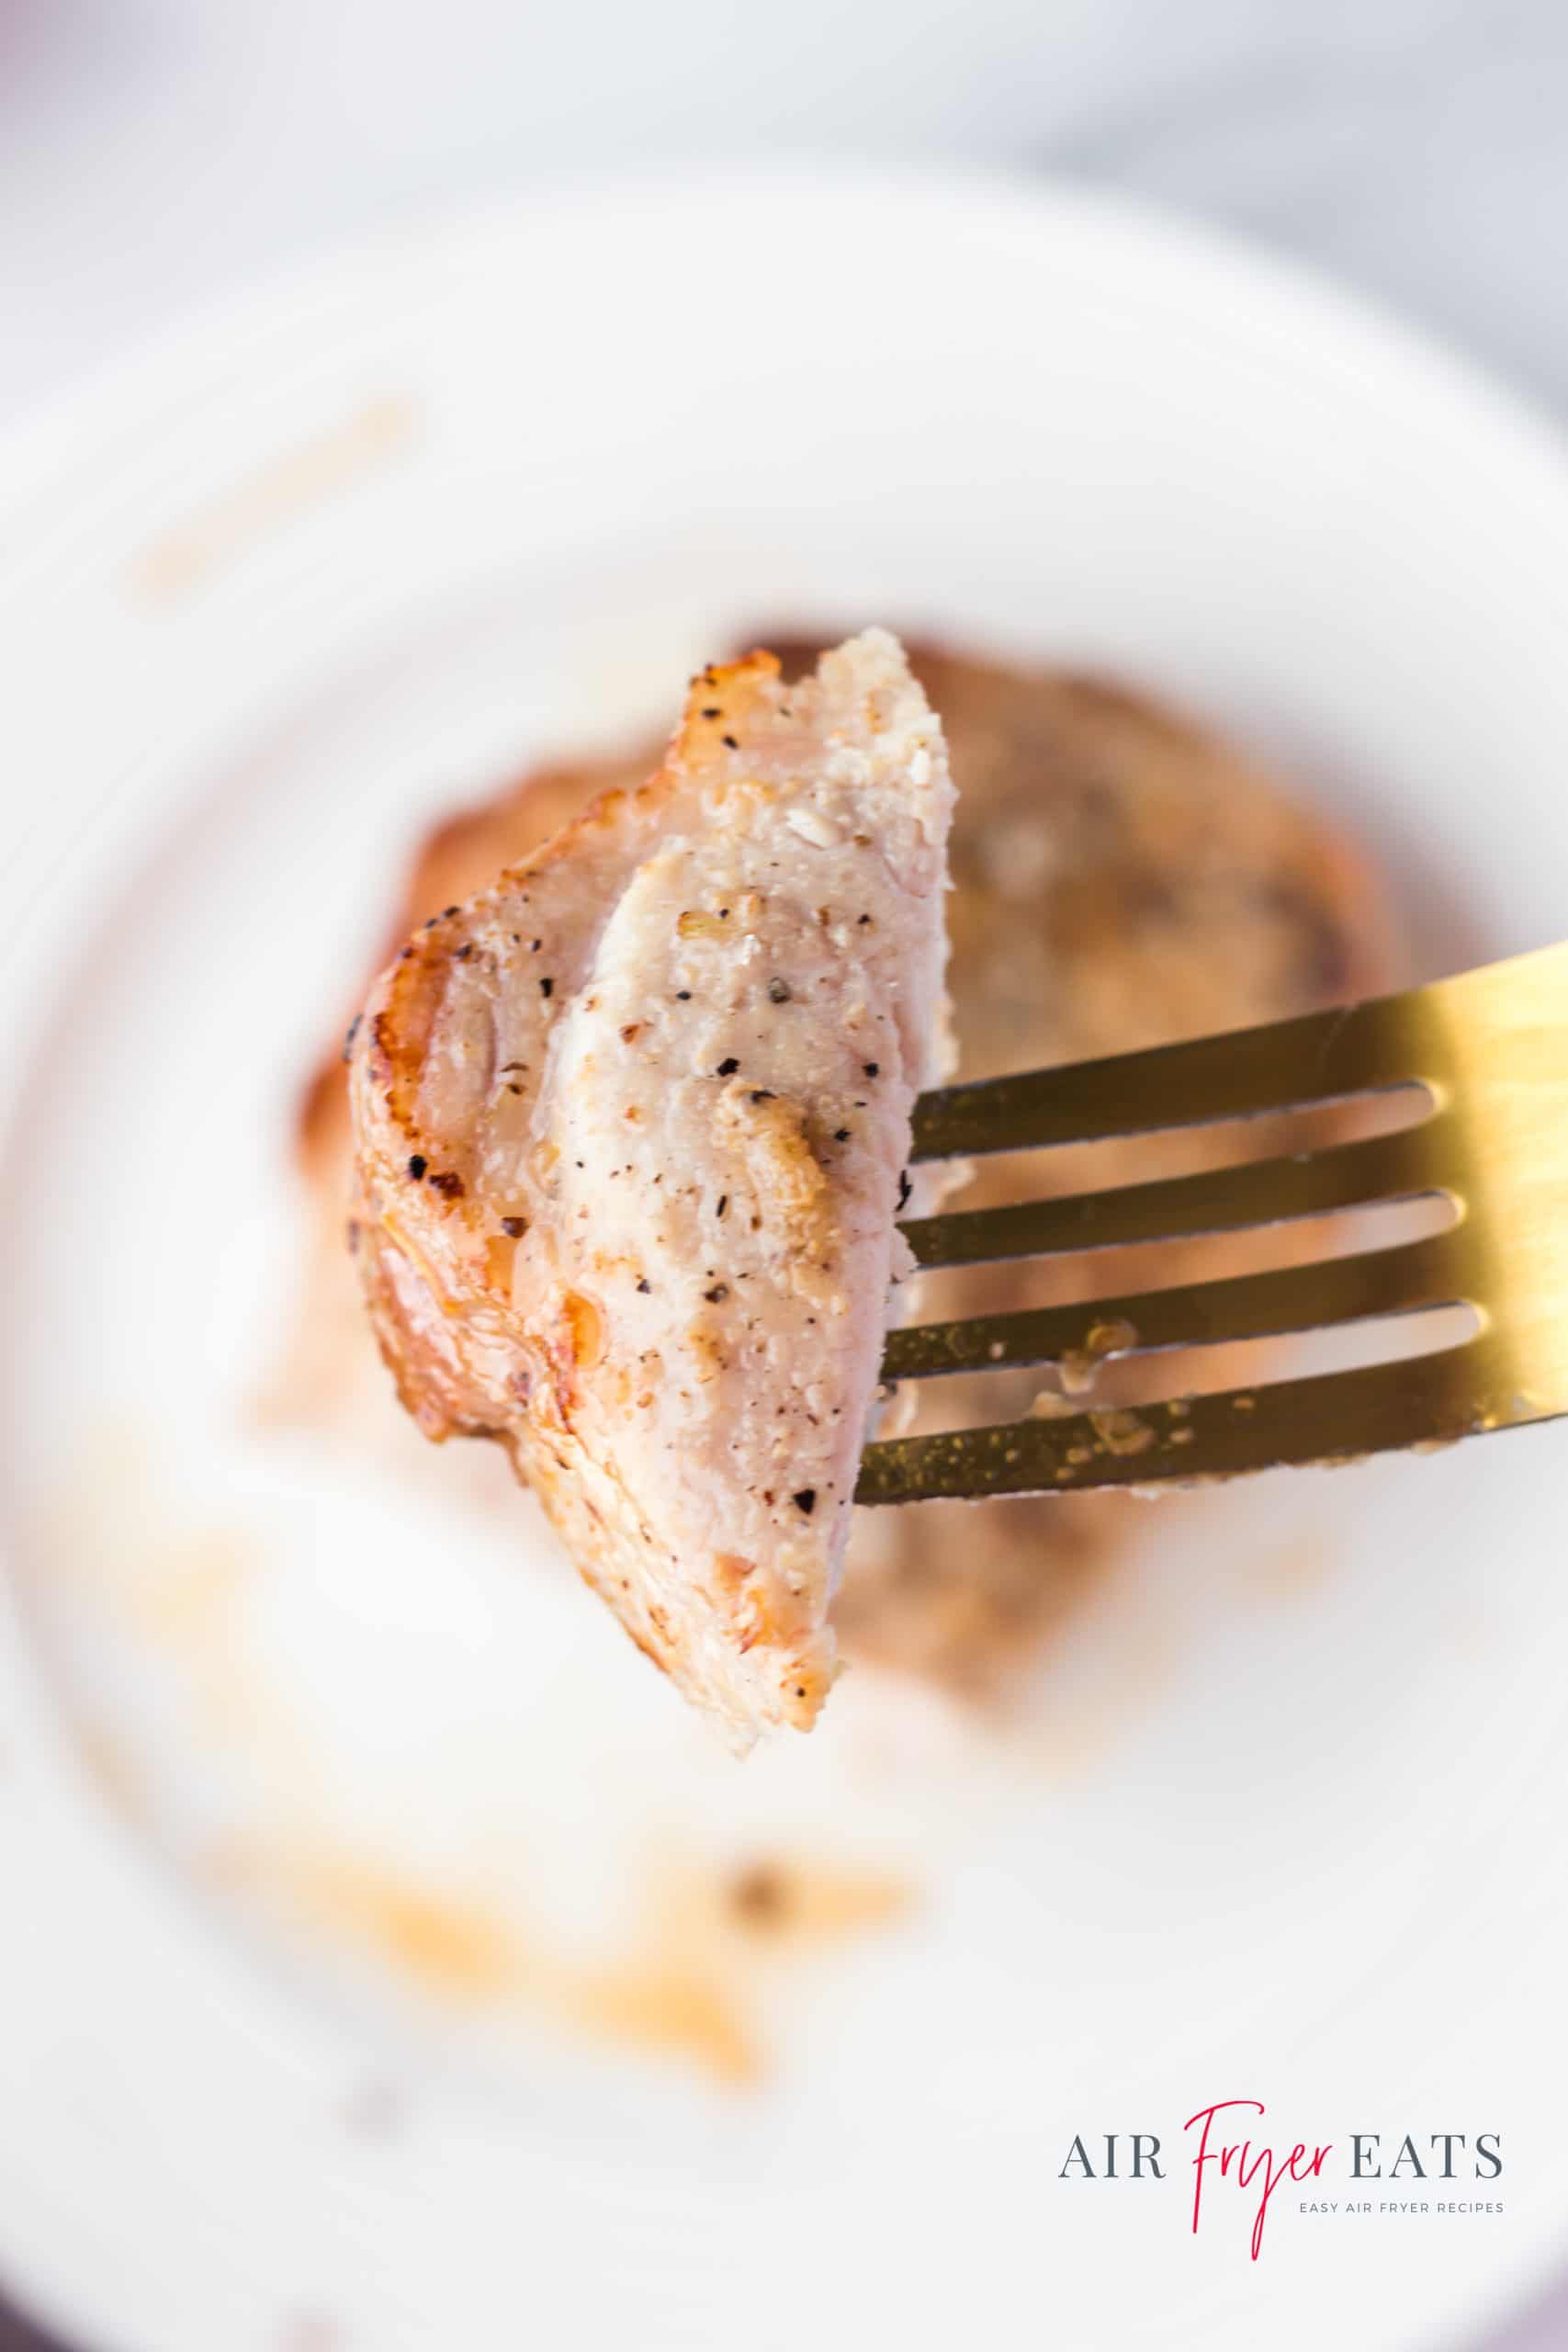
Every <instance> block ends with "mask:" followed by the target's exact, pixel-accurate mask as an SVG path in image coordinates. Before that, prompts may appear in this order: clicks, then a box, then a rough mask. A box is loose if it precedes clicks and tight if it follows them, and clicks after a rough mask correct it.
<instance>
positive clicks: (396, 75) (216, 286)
mask: <svg viewBox="0 0 1568 2352" xmlns="http://www.w3.org/2000/svg"><path fill="white" fill-rule="evenodd" d="M1565 119H1568V8H1564V7H1563V6H1562V0H1179V5H1173V4H1172V0H964V5H963V6H958V5H956V0H898V5H895V4H894V0H858V5H856V0H850V5H846V0H791V5H790V6H788V7H787V8H785V9H783V10H773V11H764V10H758V9H749V10H742V9H739V8H738V7H735V6H731V5H728V0H666V5H663V6H657V5H653V4H652V0H640V4H639V0H622V5H619V6H596V5H591V4H589V5H585V4H584V0H575V4H574V5H562V4H561V0H555V4H554V5H551V6H527V5H523V6H506V5H504V0H441V5H440V6H416V5H412V0H0V426H3V425H4V424H5V423H6V421H7V420H8V418H9V417H10V416H11V415H13V414H15V413H19V412H20V411H22V410H23V409H25V408H26V407H28V406H29V405H31V404H33V403H34V402H37V401H47V399H48V397H49V395H50V394H51V391H52V390H55V389H56V388H57V387H59V386H61V385H62V384H64V383H66V382H68V381H69V380H70V379H73V377H75V376H77V375H79V374H80V373H82V372H83V371H84V370H89V369H91V368H93V367H95V366H96V364H97V363H98V362H99V361H100V360H101V359H103V358H104V357H106V356H108V355H109V354H111V353H112V352H114V351H115V350H116V349H117V348H118V347H119V346H121V345H123V344H124V343H126V342H127V341H128V340H130V339H131V338H134V337H136V336H139V335H141V334H146V333H148V332H149V331H151V330H152V329H153V328H155V327H156V326H157V325H158V324H159V323H160V322H162V321H164V319H166V318H170V317H172V316H175V315H176V314H177V313H179V312H182V311H186V310H188V309H190V308H191V307H193V306H195V305H198V304H199V303H200V302H201V301H202V300H204V299H205V298H207V297H209V296H210V295H212V294H215V293H216V292H218V291H219V290H220V289H226V288H231V286H232V285H233V284H234V283H235V282H236V281H237V280H239V279H241V278H243V277H248V276H253V275H254V274H256V273H258V272H259V271H262V270H265V269H268V268H271V267H275V266H278V265H280V264H284V263H286V262H287V261H288V259H289V258H290V257H291V256H293V255H296V254H303V253H306V252H309V251H310V250H312V249H315V248H318V247H320V246H321V244H322V243H329V242H336V241H340V240H342V239H344V238H345V237H352V236H353V235H355V233H356V232H361V231H364V230H367V229H369V228H371V227H374V226H376V225H378V224H380V223H382V222H384V221H386V220H388V219H389V218H396V217H398V216H400V215H403V214H407V213H409V212H411V211H415V210H419V209H427V208H428V207H429V206H431V205H432V204H440V203H442V202H443V201H451V200H455V199H457V198H461V197H463V196H464V195H466V194H468V193H472V192H478V191H482V190H485V189H489V188H492V187H497V186H502V185H507V184H513V185H514V184H518V183H526V182H534V183H537V182H539V181H541V180H548V179H552V178H558V177H560V176H561V175H563V174H568V173H570V174H572V175H581V174H591V173H592V172H593V171H595V170H597V169H603V168H606V167H620V166H625V165H626V164H633V163H637V162H640V161H647V160H649V159H670V158H680V159H682V160H687V161H704V162H711V161H715V160H718V159H722V158H726V157H751V156H755V155H756V154H757V153H759V152H765V151H787V152H792V153H802V152H807V153H811V152H820V153H825V154H826V153H831V154H835V155H841V154H844V153H856V154H861V155H866V156H873V157H897V158H903V159H908V158H919V157H929V158H932V159H942V160H945V161H948V162H953V161H964V160H971V161H975V162H980V163H985V164H1022V165H1026V166H1028V165H1038V166H1041V167H1044V168H1050V169H1052V170H1055V171H1059V172H1060V171H1066V172H1068V173H1071V174H1075V175H1080V176H1083V177H1086V178H1089V179H1091V180H1097V181H1103V182H1105V183H1108V184H1112V185H1116V186H1121V187H1131V188H1134V189H1137V190H1140V191H1142V192H1144V193H1146V194H1152V195H1156V196H1160V197H1164V198H1168V199H1170V200H1171V201H1173V202H1175V203H1177V204H1179V205H1181V206H1182V207H1184V208H1186V209H1189V210H1191V211H1199V212H1204V213H1208V214H1211V215H1213V216H1214V217H1216V218H1219V219H1222V220H1227V221H1230V222H1232V223H1235V224H1239V225H1241V226H1243V227H1245V228H1247V229H1249V230H1251V231H1253V232H1256V233H1258V234H1260V235H1262V236H1264V237H1266V238H1268V239H1269V240H1271V241H1273V242H1274V243H1279V244H1280V245H1282V246H1284V247H1286V248H1288V249H1290V250H1292V251H1293V252H1296V253H1298V254H1304V255H1307V256H1309V257H1312V258H1314V259H1317V260H1319V261H1321V262H1322V263H1324V264H1325V265H1326V266H1329V267H1331V268H1332V269H1333V270H1335V271H1336V272H1337V273H1338V274H1339V275H1341V276H1342V277H1348V278H1349V279H1351V280H1352V281H1355V282H1357V283H1359V285H1361V286H1362V287H1363V288H1368V289H1370V290H1371V291H1373V292H1374V293H1377V294H1380V295H1382V296H1383V297H1385V298H1386V299H1388V300H1392V301H1393V302H1394V303H1395V304H1396V305H1397V306H1398V307H1399V308H1401V309H1402V310H1404V311H1405V312H1406V313H1407V314H1411V315H1414V316H1416V317H1417V318H1419V319H1422V320H1424V321H1425V322H1427V323H1428V324H1430V325H1432V326H1435V327H1436V328H1438V330H1440V331H1441V332H1443V333H1444V334H1447V335H1448V336H1449V337H1450V339H1451V340H1455V341H1457V342H1459V343H1461V344H1462V345H1465V346H1467V347H1468V348H1469V349H1470V350H1471V351H1472V352H1473V353H1475V354H1476V355H1478V356H1482V357H1483V358H1486V359H1488V360H1490V361H1491V362H1492V363H1493V364H1495V366H1496V367H1498V368H1500V369H1502V370H1503V371H1505V372H1506V373H1507V374H1509V375H1510V376H1511V377H1513V378H1514V379H1516V380H1517V381H1518V382H1521V383H1522V384H1523V385H1525V386H1526V387H1527V388H1529V389H1532V390H1535V391H1536V392H1537V393H1538V394H1539V395H1540V396H1541V397H1542V398H1543V399H1544V400H1545V401H1547V402H1548V403H1549V404H1551V406H1552V407H1554V408H1557V409H1559V410H1561V409H1562V408H1563V407H1568V311H1565V309H1564V306H1563V303H1562V286H1563V283H1564V275H1565V273H1564V266H1563V265H1564V258H1565V255H1564V247H1565V244H1568V236H1565V224H1568V139H1565V138H1564V134H1563V124H1564V120H1565ZM1563 2346H1568V2290H1564V2292H1562V2294H1561V2295H1560V2296H1559V2297H1558V2298H1556V2299H1554V2300H1553V2301H1551V2304H1550V2305H1549V2306H1548V2307H1545V2308H1542V2309H1540V2310H1538V2311H1537V2312H1534V2313H1532V2314H1530V2315H1529V2316H1528V2317H1526V2318H1524V2319H1523V2320H1522V2321H1521V2323H1520V2324H1519V2325H1518V2326H1517V2328H1516V2329H1515V2330H1514V2331H1513V2332H1512V2333H1511V2334H1510V2335H1508V2336H1507V2338H1506V2352H1549V2347H1552V2352H1562V2347H1563ZM1486 2352H1494V2347H1492V2346H1488V2347H1486ZM1496 2352H1503V2347H1502V2346H1499V2347H1497V2348H1496Z"/></svg>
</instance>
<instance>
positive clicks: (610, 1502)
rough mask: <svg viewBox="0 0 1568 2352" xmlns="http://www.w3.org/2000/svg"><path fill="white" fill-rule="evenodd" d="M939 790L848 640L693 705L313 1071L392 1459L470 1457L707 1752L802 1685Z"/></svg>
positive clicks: (939, 884) (820, 1684)
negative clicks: (462, 1442)
mask: <svg viewBox="0 0 1568 2352" xmlns="http://www.w3.org/2000/svg"><path fill="white" fill-rule="evenodd" d="M952 807H953V792H952V786H951V784H950V781H949V777H948V768H947V757H946V752H945V749H944V746H943V743H942V732H941V728H940V726H939V724H938V722H937V720H936V718H934V716H933V715H932V713H931V708H930V707H929V705H928V704H927V702H926V699H925V696H924V695H923V694H922V692H921V690H920V688H919V686H918V685H917V684H916V683H915V681H914V679H913V678H912V676H911V675H910V673H909V670H908V664H907V662H906V661H905V659H904V655H903V653H902V650H900V648H899V647H898V645H897V642H896V640H895V639H892V638H890V637H888V636H886V634H885V633H884V632H882V631H879V630H869V631H867V632H866V633H865V634H864V635H863V636H861V637H859V638H856V639H852V640H851V641H850V642H849V643H848V644H846V645H843V646H840V647H839V648H838V649H837V650H834V651H831V652H829V653H827V654H825V655H824V656H823V658H822V660H821V662H820V663H819V664H818V669H817V671H816V673H815V674H814V675H813V676H811V677H810V678H807V679H805V680H803V681H801V682H800V683H799V684H795V685H794V686H787V687H786V686H785V685H784V684H782V683H781V680H780V676H779V668H778V664H777V662H775V661H774V660H773V657H772V656H771V655H768V654H752V655H750V657H748V659H746V660H745V661H743V662H737V663H735V664H733V665H731V666H730V667H728V668H725V669H714V670H709V671H706V672H704V673H701V674H700V675H699V677H698V678H697V679H696V680H695V681H694V684H693V691H692V695H691V699H690V702H689V705H688V707H687V712H686V716H685V719H684V722H683V724H682V727H681V729H679V731H678V732H677V734H676V736H675V739H674V741H673V742H672V744H671V749H670V752H669V753H668V754H667V756H666V759H665V762H664V764H663V766H662V767H661V768H660V770H659V771H658V773H657V774H656V775H654V776H653V777H652V778H651V779H650V780H649V782H648V783H647V784H645V785H643V786H640V787H639V788H638V789H637V790H636V791H632V792H620V791H616V792H611V793H608V794H606V795H605V796H604V797H603V798H602V799H600V800H599V801H598V802H596V803H595V804H594V805H593V807H592V808H591V809H589V810H588V811H587V812H586V814H585V815H584V816H582V817H581V819H579V820H578V821H577V822H576V823H574V824H572V825H570V826H569V827H568V828H567V829H566V830H565V831H563V832H561V833H559V834H558V835H557V836H556V837H555V839H553V840H552V841H551V842H548V843H547V845H546V846H545V847H544V848H543V849H542V850H540V851H538V852H537V853H536V854H534V855H533V856H531V857H530V858H528V859H527V860H525V862H524V863H523V864H522V865H516V866H514V867H513V868H511V869H510V870H509V871H508V872H507V873H505V874H504V875H503V876H502V878H501V879H500V881H499V882H498V883H497V884H496V885H495V887H494V888H491V889H490V890H488V891H486V892H485V893H483V894H482V895H481V896H479V898H476V899H472V900H470V901H469V902H468V904H467V905H464V906H460V907H456V908H452V909H449V910H447V911H446V913H445V914H444V915H441V916H438V917H436V918H435V919H434V922H431V923H429V924H428V925H427V926H426V927H425V929H424V930H423V931H422V932H420V933H416V935H415V937H414V938H413V939H412V941H411V942H410V943H409V944H407V945H406V946H405V947H404V948H403V949H402V950H401V951H400V954H399V956H397V958H396V959H395V960H394V961H393V963H392V964H391V965H390V966H389V967H388V969H387V971H386V972H385V973H384V974H383V976H382V978H381V979H380V980H379V981H378V984H377V986H376V988H375V989H374V991H373V993H372V995H371V998H370V1001H369V1002H368V1004H367V1008H366V1012H365V1016H364V1018H363V1020H362V1021H361V1023H360V1024H359V1026H358V1029H357V1031H356V1033H355V1039H354V1043H353V1046H352V1049H351V1086H352V1097H353V1106H354V1119H355V1165H356V1174H357V1183H358V1198H357V1203H356V1207H355V1217H354V1225H355V1239H356V1249H357V1254H358V1261H359V1265H360V1269H361V1273H362V1278H363V1280H364V1283H365V1286H366V1291H367V1297H368V1300H369V1304H370V1308H371V1313H372V1317H373V1319H374V1321H375V1325H376V1329H377V1332H378V1338H379V1340H380V1344H381V1348H382V1352H383V1354H384V1355H385V1357H386V1358H387V1361H388V1362H389V1364H390V1366H391V1368H392V1370H393V1373H394V1374H395V1376H396V1378H397V1381H398V1385H399V1389H400V1395H401V1397H402V1399H403V1402H404V1403H405V1405H406V1406H407V1407H408V1408H409V1409H410V1411H411V1412H412V1413H413V1414H414V1416H415V1418H416V1419H418V1421H419V1423H420V1425H421V1427H422V1428H423V1430H425V1432H426V1434H427V1435H429V1436H431V1437H434V1438H444V1437H446V1436H449V1435H452V1434H454V1433H464V1434H473V1435H484V1436H489V1437H493V1438H497V1439H499V1440H500V1441H501V1442H502V1443H503V1444H505V1445H506V1447H507V1448H508V1449H509V1451H510V1453H511V1454H512V1457H513V1463H514V1464H515V1466H516V1468H517V1470H518V1472H519V1474H520V1475H521V1476H523V1477H524V1478H525V1480H526V1481H527V1483H528V1484H529V1485H530V1486H531V1487H534V1488H535V1489H536V1491H537V1493H538V1494H539V1496H540V1497H541V1498H542V1500H543V1501H544V1504H545V1507H546V1509H547V1511H548V1513H549V1515H550V1517H551V1519H552V1521H554V1523H555V1525H556V1527H557V1529H558V1532H560V1533H561V1535H562V1536H563V1538H564V1539H565V1541H566V1543H567V1544H568V1546H569V1548H570V1552H571V1554H572V1555H573V1557H574V1559H575V1560H576V1562H577V1565H578V1566H579V1567H580V1569H581V1572H582V1574H583V1576H584V1577H586V1578H587V1580H588V1581H589V1582H590V1584H592V1586H593V1587H594V1589H596V1590H598V1591H599V1592H600V1593H602V1594H603V1596H604V1599H605V1600H608V1601H609V1603H610V1605H611V1606H612V1608H613V1609H614V1610H615V1612H616V1614H617V1615H618V1616H619V1617H620V1619H621V1621H622V1623H623V1624H624V1625H625V1626H626V1630H627V1631H628V1632H629V1633H630V1634H631V1635H632V1637H633V1639H634V1640H635V1641H637V1644H638V1645H639V1646H640V1647H642V1648H643V1649H644V1650H645V1651H646V1652H647V1653H648V1655H649V1657H652V1658H653V1659H655V1660H656V1661H657V1663H658V1664H659V1665H660V1666H661V1667H663V1668H665V1669H666V1671H667V1672H668V1673H669V1674H670V1675H671V1679H673V1680H674V1681H675V1682H676V1683H677V1684H678V1685H679V1687H680V1688H681V1689H682V1691H683V1692H684V1693H685V1694H686V1696H687V1697H688V1698H690V1699H691V1700H693V1701H694V1702H695V1703H697V1704H698V1705H699V1706H701V1707H703V1708H705V1709H706V1710H707V1711H708V1712H710V1713H713V1714H714V1715H716V1716H717V1717H718V1718H719V1719H720V1720H721V1721H722V1723H723V1724H724V1726H725V1728H726V1729H727V1731H728V1735H729V1736H730V1737H731V1739H732V1741H733V1742H734V1743H735V1744H736V1745H737V1746H738V1747H744V1746H745V1745H747V1744H748V1743H749V1742H750V1739H751V1738H752V1737H754V1736H755V1735H756V1733H757V1732H758V1731H759V1730H761V1729H762V1728H764V1727H766V1726H768V1725H770V1724H778V1723H787V1724H794V1725H795V1726H796V1727H798V1728H801V1729H805V1728H807V1726H808V1725H809V1724H811V1723H812V1721H813V1720H814V1718H815V1716H816V1714H817V1713H818V1709H819V1707H820V1706H821V1703H822V1701H823V1698H824V1697H825V1695H826V1693H827V1691H828V1689H829V1684H830V1683H831V1681H832V1679H833V1673H834V1666H835V1655H834V1643H833V1635H832V1632H831V1629H830V1627H829V1623H828V1612H829V1603H830V1600H831V1598H832V1594H833V1590H834V1588H835V1585H836V1583H837V1579H838V1576H839V1571H840V1564H841V1561H842V1557H843V1552H844V1546H845V1544H846V1542H847V1540H848V1535H849V1526H850V1512H851V1503H852V1496H853V1491H854V1485H855V1478H856V1475H857V1467H858V1463H859V1458H860V1453H861V1449H862V1446H863V1442H864V1438H865V1434H866V1429H867V1425H868V1420H869V1418H870V1416H871V1413H872V1410H873V1402H874V1393H875V1386H876V1377H877V1365H878V1362H879V1359H880V1353H881V1347H882V1340H883V1336H884V1332H885V1330H886V1324H887V1321H888V1319H889V1310H890V1303H891V1300H892V1298H893V1296H894V1295H895V1293H896V1291H897V1285H898V1283H899V1282H900V1281H901V1279H902V1278H903V1275H904V1272H905V1271H906V1269H905V1265H904V1262H903V1250H902V1244H901V1243H900V1241H899V1240H898V1238H897V1226H896V1219H897V1213H898V1207H899V1202H900V1193H901V1185H902V1179H903V1171H904V1166H905V1161H906V1159H907V1157H908V1140H909V1114H910V1110H911V1106H912V1104H913V1102H914V1098H915V1096H916V1094H917V1093H918V1092H919V1089H920V1088H921V1087H922V1086H924V1085H926V1084H928V1083H930V1082H931V1080H932V1079H933V1078H934V1077H936V1076H938V1075H940V1074H941V1071H940V1064H941V1055H942V1046H941V1040H942V1037H943V1035H944V1033H945V1024H944V1010H945V1001H944V998H943V992H942V971H943V966H944V962H945V955H946V940H945V931H944V925H943V892H944V889H945V887H946V873H947V865H946V856H947V836H948V829H949V824H950V821H951V817H952Z"/></svg>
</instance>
